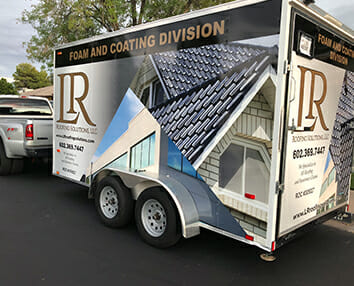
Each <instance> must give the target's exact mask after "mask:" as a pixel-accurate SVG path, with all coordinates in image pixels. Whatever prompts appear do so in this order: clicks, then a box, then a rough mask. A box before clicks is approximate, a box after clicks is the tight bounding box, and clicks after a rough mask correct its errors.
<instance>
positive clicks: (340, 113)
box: [330, 71, 354, 197]
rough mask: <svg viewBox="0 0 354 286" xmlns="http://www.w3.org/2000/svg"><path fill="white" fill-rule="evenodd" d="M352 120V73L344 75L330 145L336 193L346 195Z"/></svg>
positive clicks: (353, 99)
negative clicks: (336, 183) (335, 179)
mask: <svg viewBox="0 0 354 286" xmlns="http://www.w3.org/2000/svg"><path fill="white" fill-rule="evenodd" d="M353 120H354V73H353V72H350V71H347V72H346V74H345V77H344V82H343V86H342V91H341V95H340V98H339V105H338V109H337V114H336V121H335V123H334V128H333V133H332V140H331V145H330V151H331V156H332V159H333V162H334V166H335V169H336V173H337V182H338V189H337V194H338V195H341V196H344V197H346V195H347V194H348V190H349V180H350V174H351V167H352V158H353V157H352V154H353V144H354V143H353V141H354V138H353V136H352V134H351V133H350V123H351V122H353Z"/></svg>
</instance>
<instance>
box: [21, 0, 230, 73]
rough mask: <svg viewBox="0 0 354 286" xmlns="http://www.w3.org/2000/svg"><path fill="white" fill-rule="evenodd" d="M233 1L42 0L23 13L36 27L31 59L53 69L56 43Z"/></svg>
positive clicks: (29, 47)
mask: <svg viewBox="0 0 354 286" xmlns="http://www.w3.org/2000/svg"><path fill="white" fill-rule="evenodd" d="M229 1H231V0H39V1H38V4H36V5H32V6H31V9H30V10H24V11H23V13H22V17H21V21H22V23H27V24H30V25H31V26H32V27H33V28H34V29H35V30H36V34H35V35H33V36H32V37H31V39H30V40H29V41H28V42H25V43H24V45H25V47H26V51H27V55H28V58H29V59H30V60H33V61H36V62H39V63H42V64H44V65H45V67H47V68H49V69H51V67H52V65H53V48H54V47H55V46H58V45H61V44H65V43H68V42H72V41H76V40H80V39H83V38H87V37H90V36H94V35H98V34H100V33H103V32H112V31H116V30H119V29H121V28H125V27H130V26H134V25H138V24H141V23H144V22H149V21H153V20H157V19H162V18H165V17H169V16H174V15H178V14H182V13H186V12H189V11H192V10H197V9H201V8H205V7H208V6H211V5H216V4H220V3H225V2H229Z"/></svg>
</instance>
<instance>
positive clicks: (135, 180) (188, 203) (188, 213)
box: [93, 169, 200, 238]
mask: <svg viewBox="0 0 354 286" xmlns="http://www.w3.org/2000/svg"><path fill="white" fill-rule="evenodd" d="M107 175H109V176H117V177H119V178H120V180H121V181H122V182H123V184H124V185H125V186H127V187H128V188H129V189H130V190H131V191H132V196H133V198H134V199H135V200H136V199H137V198H138V197H139V195H140V194H141V193H142V192H143V191H145V190H147V189H150V188H152V187H161V188H162V189H164V190H165V191H166V192H167V193H168V194H169V196H170V197H171V198H172V200H173V202H174V204H175V205H176V208H177V210H178V214H179V218H180V221H181V227H182V235H183V237H185V238H189V237H193V236H196V235H198V234H199V233H200V227H199V215H198V211H197V207H196V205H195V203H194V200H193V198H192V196H191V195H190V193H189V191H188V190H187V189H186V188H185V187H184V186H183V185H182V184H181V183H179V182H178V181H176V180H175V179H173V178H171V177H166V176H161V177H159V176H158V175H156V174H146V173H137V172H132V171H123V170H116V169H105V170H103V171H101V172H100V173H98V174H96V175H95V178H94V180H93V184H94V185H97V184H98V182H99V181H100V180H101V179H102V178H103V177H105V176H107Z"/></svg>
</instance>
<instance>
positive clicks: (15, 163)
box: [11, 159, 25, 174]
mask: <svg viewBox="0 0 354 286" xmlns="http://www.w3.org/2000/svg"><path fill="white" fill-rule="evenodd" d="M24 165H25V162H24V160H23V159H12V167H11V174H20V173H22V171H23V167H24Z"/></svg>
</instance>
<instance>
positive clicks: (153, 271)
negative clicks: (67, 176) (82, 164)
mask: <svg viewBox="0 0 354 286" xmlns="http://www.w3.org/2000/svg"><path fill="white" fill-rule="evenodd" d="M0 195H1V199H0V285H4V286H8V285H21V286H22V285H61V286H67V285H75V286H80V285H83V286H87V285H311V286H313V285H321V286H323V285H352V283H353V280H352V277H353V275H352V273H353V269H354V259H353V257H354V234H352V233H350V232H346V231H341V230H337V229H336V228H333V227H330V226H327V225H322V226H319V227H318V228H317V229H316V230H314V231H312V232H310V233H308V234H307V235H305V236H303V237H301V238H299V239H297V240H296V241H294V242H292V243H290V244H288V245H286V246H284V247H283V248H281V249H280V250H279V251H278V253H277V260H276V261H275V262H273V263H266V262H263V261H261V260H260V258H259V254H260V253H261V251H260V250H259V249H257V248H255V247H251V246H247V245H244V244H241V243H239V242H237V241H234V240H232V239H229V238H226V237H223V236H220V235H217V234H214V233H211V232H209V231H203V232H202V234H201V235H200V236H198V237H195V238H192V239H189V240H182V241H181V242H180V243H179V244H178V245H177V246H175V247H173V248H171V249H167V250H159V249H155V248H152V247H150V246H148V245H146V244H145V243H143V242H142V241H141V240H140V238H139V236H138V234H137V231H136V229H135V226H134V224H133V223H132V224H131V225H130V226H128V227H127V228H125V229H123V230H116V229H109V228H107V227H105V226H103V225H102V224H101V223H100V222H99V220H98V217H97V216H96V213H95V209H94V204H93V202H92V201H90V200H88V199H87V192H86V189H85V188H83V187H81V186H79V185H76V184H73V183H70V182H67V181H65V180H62V179H59V178H55V177H52V176H48V175H47V172H46V170H45V168H43V166H41V168H32V169H31V170H27V172H26V173H25V174H22V175H19V176H11V177H0Z"/></svg>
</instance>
